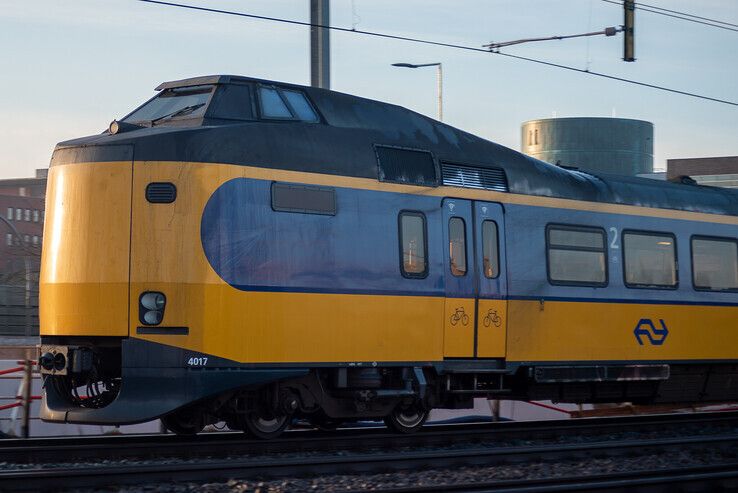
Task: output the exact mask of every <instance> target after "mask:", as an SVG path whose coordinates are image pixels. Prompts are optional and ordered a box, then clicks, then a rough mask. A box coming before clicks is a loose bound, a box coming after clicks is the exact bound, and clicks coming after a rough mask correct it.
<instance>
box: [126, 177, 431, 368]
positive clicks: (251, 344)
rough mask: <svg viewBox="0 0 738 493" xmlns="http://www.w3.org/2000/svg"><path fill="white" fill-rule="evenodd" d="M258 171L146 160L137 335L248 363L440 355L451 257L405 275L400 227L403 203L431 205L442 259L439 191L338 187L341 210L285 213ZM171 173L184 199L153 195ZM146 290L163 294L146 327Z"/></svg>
mask: <svg viewBox="0 0 738 493" xmlns="http://www.w3.org/2000/svg"><path fill="white" fill-rule="evenodd" d="M249 170H253V168H246V167H239V166H227V165H220V166H219V165H212V164H207V165H198V164H188V163H136V165H135V173H134V177H135V178H134V182H135V183H134V190H135V193H134V201H133V224H134V228H133V237H132V240H133V246H132V272H131V300H132V301H133V302H132V303H131V307H130V317H131V327H130V331H131V336H132V337H136V338H141V339H145V340H149V341H154V342H158V343H162V344H169V345H176V346H179V347H184V348H186V349H188V350H191V351H193V352H196V353H204V354H210V355H214V356H218V357H221V358H226V359H229V360H233V361H237V362H242V363H288V362H316V363H326V362H374V361H379V362H392V361H437V360H440V359H442V357H443V323H442V320H443V310H444V298H443V296H442V295H443V290H442V289H443V286H442V282H441V279H440V276H441V267H439V266H438V265H435V264H433V265H431V267H430V272H431V273H433V275H435V276H437V277H430V276H429V278H427V279H420V280H416V279H405V278H403V277H402V276H401V275H400V270H399V250H398V237H397V234H398V233H397V214H398V212H399V210H400V209H403V208H405V209H412V210H418V211H422V212H423V213H424V214H426V216H427V218H428V232H429V237H430V238H431V240H429V258H431V259H437V260H435V261H434V260H431V262H435V263H437V264H440V265H442V263H441V260H440V259H441V258H442V251H441V249H442V243H441V241H440V222H438V221H435V215H437V214H438V209H439V206H438V203H439V201H438V199H436V198H428V197H414V198H411V200H409V201H407V200H403V199H404V198H406V197H407V196H401V197H403V199H401V198H400V196H398V195H397V194H389V193H379V192H370V191H361V190H352V189H347V188H338V189H336V197H337V200H338V203H337V208H338V213H337V214H336V215H335V216H320V215H313V214H300V213H290V212H275V211H273V210H272V208H271V196H270V187H271V184H272V181H271V180H259V179H254V178H253V177H251V176H249V177H248V178H247V177H246V176H247V172H248V171H249ZM272 174H273V173H272ZM257 175H258V173H257ZM295 175H298V174H297V173H296V174H295ZM295 178H298V176H295ZM302 178H303V179H304V176H302ZM167 181H168V182H172V183H174V184H175V185H176V186H177V190H178V192H177V200H176V201H175V202H174V203H172V204H150V203H148V202H147V201H146V199H145V197H144V195H143V194H144V190H145V188H146V185H147V184H148V183H151V182H167ZM359 211H361V214H360V213H359ZM146 291H161V292H163V293H165V294H166V296H167V307H166V310H165V315H164V320H163V322H162V324H161V325H162V327H161V328H159V329H158V330H156V331H151V330H146V329H143V330H142V329H140V328H139V327H140V326H141V323H140V322H139V321H138V315H139V310H138V305H137V300H138V298H139V296H140V294H141V293H143V292H146ZM167 327H172V328H177V327H186V328H187V334H182V332H181V331H179V330H172V331H168V330H167ZM144 332H146V333H144ZM151 332H157V333H151Z"/></svg>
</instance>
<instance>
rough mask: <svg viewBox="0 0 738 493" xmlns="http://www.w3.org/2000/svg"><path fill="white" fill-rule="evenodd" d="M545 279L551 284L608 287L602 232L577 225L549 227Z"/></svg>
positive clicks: (603, 233) (605, 252)
mask: <svg viewBox="0 0 738 493" xmlns="http://www.w3.org/2000/svg"><path fill="white" fill-rule="evenodd" d="M547 233H548V234H547V236H548V255H547V257H548V279H549V281H550V282H551V284H561V285H571V286H594V287H602V286H606V285H607V250H606V247H605V231H604V230H602V229H600V228H588V227H580V226H549V227H548V229H547Z"/></svg>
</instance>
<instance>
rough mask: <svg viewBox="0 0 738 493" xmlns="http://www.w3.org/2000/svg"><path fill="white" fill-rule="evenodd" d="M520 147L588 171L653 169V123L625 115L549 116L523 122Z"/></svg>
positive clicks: (543, 158) (554, 162)
mask: <svg viewBox="0 0 738 493" xmlns="http://www.w3.org/2000/svg"><path fill="white" fill-rule="evenodd" d="M521 150H522V151H523V152H524V153H525V154H528V155H529V156H533V157H535V158H537V159H540V160H542V161H546V162H549V163H552V164H559V165H562V166H573V167H577V168H580V169H582V170H586V171H592V172H595V173H596V172H602V173H616V174H621V175H637V174H640V173H651V172H653V124H652V123H651V122H646V121H643V120H630V119H626V118H590V117H582V118H546V119H541V120H530V121H527V122H525V123H523V126H522V132H521Z"/></svg>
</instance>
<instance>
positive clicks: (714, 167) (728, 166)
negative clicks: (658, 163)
mask: <svg viewBox="0 0 738 493" xmlns="http://www.w3.org/2000/svg"><path fill="white" fill-rule="evenodd" d="M683 177H689V178H691V179H692V180H694V181H696V182H697V183H698V184H700V185H709V186H713V187H725V188H736V189H738V156H724V157H700V158H690V159H669V160H667V161H666V179H667V180H670V181H680V180H681V179H682V178H683Z"/></svg>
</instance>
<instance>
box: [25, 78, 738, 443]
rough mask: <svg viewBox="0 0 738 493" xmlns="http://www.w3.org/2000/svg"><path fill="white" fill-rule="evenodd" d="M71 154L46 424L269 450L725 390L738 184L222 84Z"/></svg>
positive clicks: (56, 215)
mask: <svg viewBox="0 0 738 493" xmlns="http://www.w3.org/2000/svg"><path fill="white" fill-rule="evenodd" d="M157 90H158V93H157V95H156V96H155V97H154V98H152V99H151V100H149V101H148V102H146V103H145V104H143V105H142V106H140V107H139V108H138V109H136V110H135V111H133V112H132V113H131V114H129V115H128V116H126V117H124V118H122V119H121V120H120V121H114V122H113V123H112V124H111V125H110V127H109V129H108V130H107V131H105V132H103V133H102V134H99V135H95V136H91V137H85V138H81V139H77V140H71V141H67V142H64V143H61V144H59V145H58V146H57V148H56V150H55V151H54V154H53V157H52V162H51V169H50V173H49V185H48V192H47V199H46V200H47V207H46V224H45V231H44V238H45V247H44V249H43V258H42V271H41V307H40V309H41V314H40V316H41V336H42V347H41V352H40V365H41V367H42V372H43V373H44V375H45V386H44V400H43V409H42V418H43V419H45V420H47V421H54V422H71V423H98V424H124V423H136V422H143V421H148V420H152V419H156V418H162V419H163V421H164V423H165V424H166V426H167V427H169V428H170V429H171V430H173V431H175V432H178V433H195V432H197V431H199V430H200V429H202V427H203V426H204V425H206V424H208V423H215V422H219V421H225V422H226V423H227V424H228V426H229V427H231V428H233V429H243V430H248V431H250V432H251V433H253V434H255V435H257V436H260V437H272V436H276V435H278V434H279V433H280V432H281V431H282V430H283V429H284V428H285V427H286V426H287V425H288V423H289V422H290V421H291V419H292V418H293V417H302V418H304V419H308V420H310V421H311V422H313V423H315V424H316V425H320V426H326V427H328V426H333V425H335V424H336V423H338V422H340V421H342V420H347V419H356V418H369V419H384V420H385V421H386V422H387V423H388V425H389V426H391V427H392V428H394V429H395V430H398V431H403V432H409V431H414V430H416V429H418V428H419V427H420V426H421V425H422V424H423V422H424V421H425V418H426V416H427V415H428V412H429V410H430V409H433V408H464V407H469V406H470V405H471V402H472V399H473V398H474V397H480V396H481V397H483V396H487V397H490V398H504V399H551V400H554V401H560V402H580V403H581V402H622V401H634V402H644V403H646V402H661V403H665V402H679V403H698V402H719V401H731V400H736V399H738V344H737V343H738V322H737V320H738V194H736V192H734V191H730V190H726V189H716V188H710V187H703V186H697V185H690V184H676V183H668V182H658V181H654V180H645V179H638V178H631V177H622V176H600V175H594V174H589V173H585V172H582V171H579V170H576V169H565V168H563V167H559V166H554V165H550V164H547V163H544V162H541V161H537V160H535V159H532V158H530V157H527V156H524V155H522V154H520V153H518V152H515V151H512V150H510V149H507V148H505V147H502V146H499V145H497V144H494V143H492V142H489V141H486V140H484V139H481V138H478V137H475V136H473V135H470V134H468V133H465V132H463V131H460V130H457V129H455V128H453V127H450V126H448V125H445V124H443V123H440V122H437V121H435V120H432V119H429V118H426V117H424V116H422V115H419V114H417V113H414V112H412V111H409V110H407V109H404V108H402V107H398V106H395V105H390V104H385V103H381V102H377V101H372V100H368V99H363V98H359V97H354V96H350V95H346V94H341V93H337V92H332V91H327V90H322V89H316V88H309V87H302V86H296V85H292V84H284V83H279V82H273V81H266V80H257V79H252V78H246V77H236V76H208V77H200V78H193V79H187V80H180V81H174V82H167V83H164V84H162V85H160V86H159V87H158V88H157Z"/></svg>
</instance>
